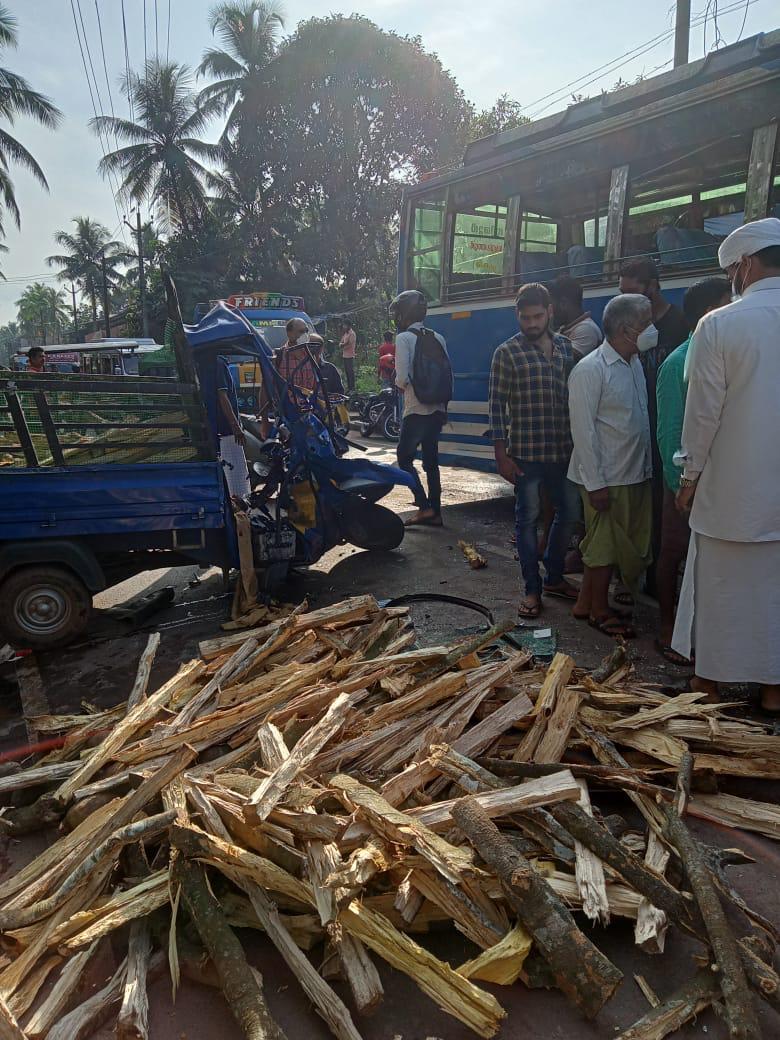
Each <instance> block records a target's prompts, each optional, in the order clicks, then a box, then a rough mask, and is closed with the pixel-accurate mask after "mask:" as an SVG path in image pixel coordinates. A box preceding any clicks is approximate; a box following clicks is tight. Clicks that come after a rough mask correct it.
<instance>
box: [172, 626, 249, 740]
mask: <svg viewBox="0 0 780 1040" xmlns="http://www.w3.org/2000/svg"><path fill="white" fill-rule="evenodd" d="M257 648H258V644H257V640H256V639H247V641H246V642H245V643H243V644H242V645H241V646H240V647H239V648H238V650H236V652H235V653H234V654H232V655H231V656H230V657H229V658H228V660H227V661H226V662H225V663H224V664H223V665H222V667H221V668H218V669H217V671H216V672H215V673H214V675H212V677H211V678H210V679H209V681H208V682H207V683H206V684H205V685H204V686H203V688H202V689H200V690H199V691H198V692H197V693H196V694H195V696H194V697H193V698H192V699H191V700H189V701H188V702H187V703H186V704H185V705H184V707H183V708H182V709H181V711H180V712H179V713H178V714H177V716H176V718H175V719H174V721H173V722H172V723H171V725H172V727H173V729H174V730H176V731H177V732H178V731H180V730H183V729H186V727H187V726H189V725H190V724H191V723H192V722H194V721H195V719H196V718H197V717H198V716H199V715H200V714H201V712H203V710H204V708H206V707H207V705H208V704H209V703H210V702H211V700H212V698H213V697H214V695H215V694H216V692H217V690H219V689H220V687H221V686H223V685H224V684H225V682H226V680H227V679H229V678H231V676H233V675H235V674H236V673H237V672H238V671H239V670H240V668H241V667H242V665H243V664H244V663H245V662H247V661H249V660H251V659H252V656H253V655H254V653H255V651H256V650H257Z"/></svg>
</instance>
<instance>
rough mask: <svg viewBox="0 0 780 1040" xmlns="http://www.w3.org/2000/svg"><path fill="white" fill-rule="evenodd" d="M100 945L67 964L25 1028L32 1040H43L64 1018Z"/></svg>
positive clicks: (92, 947)
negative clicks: (63, 1015) (64, 1012)
mask: <svg viewBox="0 0 780 1040" xmlns="http://www.w3.org/2000/svg"><path fill="white" fill-rule="evenodd" d="M98 945H99V940H96V941H95V942H93V943H92V945H91V946H88V947H87V949H86V950H82V951H81V952H80V953H77V954H76V956H75V957H71V958H70V960H69V961H67V962H66V964H65V966H64V968H63V969H62V972H61V973H60V977H59V978H58V979H57V981H56V982H55V984H54V986H53V987H52V990H51V992H50V993H49V994H48V996H47V997H46V1000H44V1002H43V1003H42V1004H41V1005H40V1007H38V1008H36V1010H35V1012H34V1014H33V1015H32V1017H31V1018H30V1019H29V1021H28V1022H27V1025H26V1026H25V1030H24V1031H25V1033H26V1034H27V1035H28V1036H29V1037H30V1040H42V1038H43V1037H45V1036H47V1035H48V1033H49V1031H50V1030H51V1028H52V1026H53V1025H54V1023H55V1022H57V1021H58V1020H59V1019H60V1018H61V1017H62V1013H63V1011H64V1010H65V1008H66V1007H67V1006H68V1004H69V1003H70V1000H71V997H72V996H73V994H74V993H75V992H76V990H77V989H78V987H79V986H80V985H81V983H82V982H83V975H84V971H85V970H86V967H87V965H88V964H89V962H90V961H91V960H92V958H93V957H94V955H95V952H96V950H97V948H98Z"/></svg>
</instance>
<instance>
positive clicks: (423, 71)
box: [258, 16, 471, 303]
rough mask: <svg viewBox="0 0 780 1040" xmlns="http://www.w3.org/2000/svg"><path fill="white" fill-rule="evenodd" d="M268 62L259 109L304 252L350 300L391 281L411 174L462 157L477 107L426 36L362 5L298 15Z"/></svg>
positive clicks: (269, 159) (275, 174)
mask: <svg viewBox="0 0 780 1040" xmlns="http://www.w3.org/2000/svg"><path fill="white" fill-rule="evenodd" d="M269 71H270V73H271V84H272V92H271V94H270V96H269V97H268V98H265V99H264V100H263V101H262V105H263V106H264V107H261V109H260V110H259V112H258V117H259V119H260V120H261V121H262V122H263V124H264V125H266V126H267V128H268V132H267V134H266V136H265V137H264V145H265V147H266V153H265V162H266V169H267V172H268V175H269V177H270V179H271V180H272V181H273V182H274V183H275V184H277V185H278V184H283V185H284V186H285V189H286V191H287V193H288V199H289V201H288V209H289V211H290V212H293V213H295V214H297V215H298V217H299V223H300V227H299V229H298V231H297V233H296V235H295V239H294V244H295V255H296V258H297V259H299V260H300V261H302V262H303V263H304V264H305V265H307V266H310V267H311V268H313V269H314V270H315V271H316V273H317V276H318V277H319V279H320V280H321V282H322V283H323V284H324V285H325V286H332V287H338V289H339V292H340V295H341V296H342V298H343V300H344V302H345V303H351V302H353V301H355V300H356V299H357V297H358V293H359V291H360V290H361V289H369V290H370V289H371V288H372V287H374V288H376V287H377V286H380V287H382V288H383V289H384V288H386V287H387V284H388V278H389V271H390V270H391V268H392V265H393V256H394V253H395V245H394V242H395V234H396V232H397V213H398V208H399V203H400V197H401V191H402V188H403V183H404V181H405V180H406V179H409V178H417V177H418V176H420V175H421V174H422V173H423V172H424V171H426V170H430V169H432V168H433V167H435V166H438V165H441V164H442V163H446V162H448V161H451V160H453V159H456V158H459V157H460V155H461V152H462V148H463V143H464V141H465V139H466V136H467V134H468V127H469V123H470V119H471V108H470V106H469V105H468V103H467V102H466V100H465V99H464V97H463V94H462V92H461V90H460V89H459V87H458V86H457V84H456V83H455V81H454V79H453V78H452V76H450V74H449V73H448V72H446V71H445V70H444V69H443V68H442V65H441V63H440V62H439V60H438V58H436V57H435V56H434V55H431V54H428V53H426V52H425V51H424V50H423V48H422V44H421V42H420V40H419V39H409V38H405V37H400V36H397V35H396V34H394V33H390V32H385V31H383V30H381V29H379V28H378V27H377V26H376V25H374V24H373V23H372V22H371V21H369V20H368V19H366V18H363V17H359V16H353V17H351V18H343V17H341V16H332V17H329V18H325V19H316V18H315V19H311V20H310V21H308V22H304V23H302V24H301V25H300V26H299V27H298V29H297V31H296V33H295V34H294V35H293V36H292V37H291V38H290V39H289V40H288V41H287V42H285V43H284V44H283V45H282V46H281V48H280V49H279V53H278V55H277V57H276V59H275V60H274V62H273V63H272V66H271V67H270V70H269Z"/></svg>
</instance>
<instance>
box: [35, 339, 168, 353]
mask: <svg viewBox="0 0 780 1040" xmlns="http://www.w3.org/2000/svg"><path fill="white" fill-rule="evenodd" d="M162 346H163V344H162V343H155V342H154V340H149V339H145V340H137V339H110V340H96V341H93V342H92V343H51V344H49V345H48V346H45V347H43V348H42V350H43V352H44V353H45V354H64V353H79V354H90V353H99V352H100V351H102V352H104V353H105V352H106V351H111V350H117V351H122V352H128V353H130V354H135V353H138V354H146V353H149V352H150V351H154V350H160V349H161V348H162ZM25 353H26V351H25Z"/></svg>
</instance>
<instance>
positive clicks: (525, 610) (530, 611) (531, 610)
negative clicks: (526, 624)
mask: <svg viewBox="0 0 780 1040" xmlns="http://www.w3.org/2000/svg"><path fill="white" fill-rule="evenodd" d="M541 612H542V604H541V603H534V604H533V605H532V606H529V607H524V606H523V604H522V603H521V604H520V606H519V607H518V608H517V615H518V617H521V618H529V619H533V618H538V617H539V615H540V614H541Z"/></svg>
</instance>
